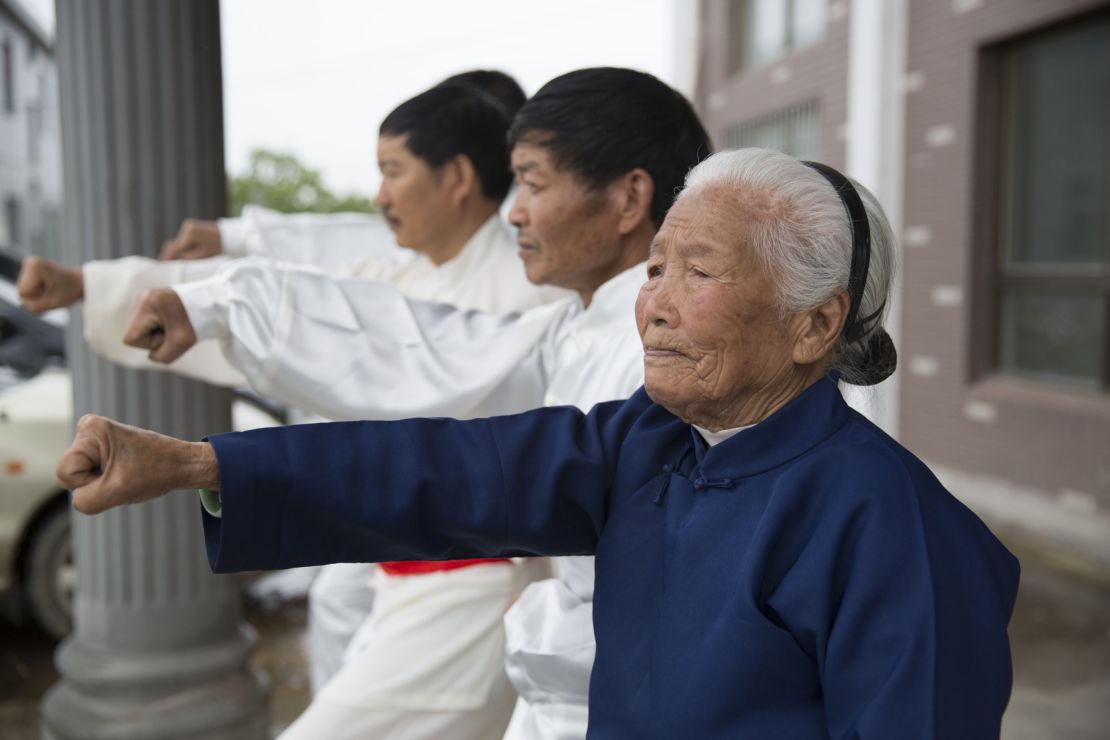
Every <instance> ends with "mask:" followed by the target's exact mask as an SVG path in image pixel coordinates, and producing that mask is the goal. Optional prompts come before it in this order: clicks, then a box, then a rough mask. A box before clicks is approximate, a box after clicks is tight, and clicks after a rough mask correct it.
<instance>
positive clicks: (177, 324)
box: [123, 288, 197, 364]
mask: <svg viewBox="0 0 1110 740" xmlns="http://www.w3.org/2000/svg"><path fill="white" fill-rule="evenodd" d="M123 343H124V344H127V345H130V346H132V347H138V348H140V349H148V350H150V359H152V360H154V361H155V362H164V363H166V364H169V363H171V362H173V361H174V360H176V359H177V358H178V357H181V355H183V354H185V351H186V350H188V349H189V348H190V347H192V346H193V345H194V344H196V343H197V335H196V332H195V331H193V325H192V323H190V321H189V315H188V314H187V313H186V312H185V305H184V304H183V303H182V302H181V298H179V297H178V295H177V293H175V292H174V291H173V289H172V288H155V289H154V290H148V291H147V292H145V293H143V295H142V296H141V297H140V298H139V302H138V303H136V304H135V310H134V311H133V312H132V314H131V321H129V322H128V324H127V328H126V329H124V331H123Z"/></svg>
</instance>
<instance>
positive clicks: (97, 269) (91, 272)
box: [83, 257, 246, 386]
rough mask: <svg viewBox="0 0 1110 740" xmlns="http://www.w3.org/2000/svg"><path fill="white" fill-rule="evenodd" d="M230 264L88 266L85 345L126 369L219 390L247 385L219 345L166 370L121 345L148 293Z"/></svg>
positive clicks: (139, 261)
mask: <svg viewBox="0 0 1110 740" xmlns="http://www.w3.org/2000/svg"><path fill="white" fill-rule="evenodd" d="M226 264H227V260H226V259H224V258H215V259H208V260H195V261H187V262H181V261H175V262H160V261H156V260H151V259H146V258H144V257H125V258H123V259H117V260H103V261H93V262H88V263H86V264H85V266H84V268H83V274H84V285H85V305H84V313H83V318H84V334H85V341H86V343H87V344H88V345H89V348H90V349H92V350H93V351H95V352H97V353H98V354H100V355H102V356H103V357H106V358H107V359H109V360H112V361H113V362H116V363H118V364H121V365H125V366H127V367H134V368H139V369H144V370H167V369H168V370H171V371H173V372H176V373H179V374H181V375H185V376H188V377H192V378H195V379H197V380H203V381H205V382H210V383H215V384H217V385H227V386H239V385H244V384H245V383H246V381H245V379H244V378H243V377H242V375H241V374H240V373H239V372H238V371H237V370H235V369H234V368H232V367H231V365H230V364H229V363H228V362H227V361H226V360H225V359H224V358H223V355H222V353H221V352H220V350H219V347H218V346H217V345H216V344H215V343H211V342H210V343H206V344H202V345H199V346H197V347H195V348H194V349H193V350H191V351H190V352H188V353H186V355H185V356H184V357H182V358H181V359H180V360H178V361H177V362H176V363H174V364H173V365H172V366H170V367H167V366H165V365H160V364H158V363H154V362H152V361H151V360H150V359H148V357H147V353H146V352H145V351H144V350H140V349H135V348H133V347H128V346H126V345H124V344H123V341H122V337H123V333H124V329H125V327H126V326H127V324H128V321H129V320H130V318H131V312H132V310H133V308H134V306H135V302H136V300H137V298H138V297H139V296H140V295H141V294H142V293H143V292H145V291H147V290H150V289H152V288H161V287H166V286H168V285H172V284H174V283H181V282H187V281H193V280H198V279H202V278H206V277H209V276H211V275H213V274H215V273H216V272H218V271H219V269H220V268H221V267H223V266H224V265H226Z"/></svg>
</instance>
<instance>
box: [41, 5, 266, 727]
mask: <svg viewBox="0 0 1110 740" xmlns="http://www.w3.org/2000/svg"><path fill="white" fill-rule="evenodd" d="M57 24H58V47H57V48H58V66H59V78H60V98H61V113H62V137H63V158H64V165H65V167H64V169H65V217H64V224H63V228H64V240H65V249H66V254H67V258H68V260H69V261H72V262H74V263H77V262H84V261H86V260H90V259H105V258H113V257H121V256H124V255H129V254H145V255H147V256H154V255H155V254H156V252H157V250H158V248H159V246H160V244H161V242H162V240H163V239H164V238H166V237H167V236H168V235H171V234H173V233H174V232H175V231H176V229H177V227H178V225H179V224H180V223H181V220H182V218H184V217H186V216H199V217H207V218H213V217H216V216H219V215H221V214H222V213H224V208H225V201H226V184H225V174H224V161H223V106H222V100H221V97H222V88H221V77H220V75H221V70H220V22H219V3H218V0H161V1H160V2H149V0H58V1H57ZM80 329H81V327H80V315H79V312H74V316H73V323H72V324H71V327H70V338H69V340H70V341H69V357H70V366H71V368H72V370H73V385H74V405H75V411H76V414H77V416H79V415H80V414H83V413H86V412H95V413H98V414H103V415H106V416H110V417H112V418H115V419H119V420H121V421H125V422H127V423H131V424H136V425H139V426H143V427H148V428H152V429H156V430H158V431H162V432H165V433H168V434H172V435H174V436H177V437H182V438H185V439H199V438H200V437H201V436H203V435H204V434H206V433H208V432H213V431H220V430H227V429H229V428H230V425H231V424H230V398H229V394H228V392H227V391H225V390H220V389H216V388H211V387H208V386H205V385H203V384H200V383H196V382H192V381H187V380H184V379H182V378H178V377H175V376H173V375H172V374H169V373H155V372H149V373H148V372H139V371H132V370H124V369H120V368H118V367H116V366H114V365H112V364H110V363H108V362H105V361H104V360H101V359H99V358H97V357H95V356H92V355H90V354H89V353H88V352H87V351H86V350H85V348H84V345H83V342H82V341H81V337H80ZM75 418H76V417H75ZM73 533H74V553H75V559H76V561H77V571H78V587H77V595H76V603H75V629H74V633H73V635H72V637H71V638H70V639H68V640H67V641H66V642H64V643H63V644H62V646H61V647H60V648H59V650H58V654H57V663H58V667H59V669H60V671H61V673H62V679H61V680H60V682H59V683H58V684H57V685H56V686H54V687H53V688H52V689H51V691H50V693H49V694H48V695H47V697H46V699H45V700H44V701H43V706H42V711H43V727H44V735H45V736H46V737H48V738H58V739H59V740H62V739H68V738H113V739H117V740H118V739H125V738H171V737H172V738H236V739H239V738H255V737H265V736H266V734H267V730H268V721H267V699H268V690H267V687H266V684H265V681H264V680H263V679H262V678H260V677H259V676H256V675H255V674H253V673H252V672H251V671H250V670H249V669H248V668H247V664H246V660H247V655H248V653H249V652H250V650H251V647H252V644H253V640H254V637H253V633H252V632H251V631H250V629H249V628H248V627H246V626H245V625H244V624H243V623H242V622H241V621H240V614H239V591H238V586H237V582H236V580H235V579H234V578H230V577H226V576H221V577H216V576H213V575H212V574H211V573H210V572H209V570H208V565H207V562H206V560H205V556H204V545H203V537H202V535H201V528H200V522H199V510H198V503H197V499H196V496H194V495H190V494H187V493H176V494H172V495H170V496H168V497H166V498H163V499H161V500H159V501H155V502H152V503H149V504H145V505H143V506H136V507H126V508H124V509H117V510H115V511H112V512H109V513H107V514H104V515H101V516H98V517H84V516H81V515H78V514H74V517H73Z"/></svg>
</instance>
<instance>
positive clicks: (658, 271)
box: [647, 265, 663, 278]
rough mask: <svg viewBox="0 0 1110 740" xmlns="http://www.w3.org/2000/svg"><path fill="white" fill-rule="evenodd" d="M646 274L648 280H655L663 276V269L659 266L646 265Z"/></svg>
mask: <svg viewBox="0 0 1110 740" xmlns="http://www.w3.org/2000/svg"><path fill="white" fill-rule="evenodd" d="M647 273H648V277H649V278H657V277H660V276H661V275H662V274H663V268H662V267H661V266H659V265H648V269H647Z"/></svg>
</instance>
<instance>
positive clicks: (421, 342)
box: [175, 260, 565, 419]
mask: <svg viewBox="0 0 1110 740" xmlns="http://www.w3.org/2000/svg"><path fill="white" fill-rule="evenodd" d="M175 290H176V291H177V293H178V295H179V296H180V298H181V300H182V303H183V304H184V306H185V310H186V311H187V313H188V314H189V318H190V320H191V321H192V324H193V327H194V329H195V331H196V333H197V336H198V337H199V338H201V339H204V338H216V339H219V340H220V341H221V343H222V345H223V347H224V352H225V354H226V356H227V358H228V360H229V361H230V362H231V363H232V364H233V365H234V366H235V367H237V368H238V369H239V370H240V371H241V372H242V373H243V375H244V376H246V377H247V378H249V380H250V383H251V386H252V387H253V388H254V389H255V390H256V391H258V392H259V393H261V394H263V395H265V396H268V397H271V398H275V399H277V400H280V401H283V402H285V403H289V404H291V405H296V406H299V407H301V408H304V409H306V410H309V411H312V412H314V413H317V414H320V415H322V416H324V417H327V418H331V419H356V418H377V419H397V418H407V417H412V416H452V417H456V418H467V417H472V416H479V415H481V416H485V415H494V414H505V413H512V412H516V411H522V410H524V409H528V408H533V407H535V406H539V405H540V404H541V403H542V401H543V391H544V388H545V384H546V377H545V372H544V368H543V362H542V357H541V353H540V349H539V348H540V346H541V345H542V343H543V342H544V341H545V339H546V338H547V337H548V335H549V331H550V330H551V329H552V327H553V326H554V324H555V322H556V321H557V320H558V318H559V317H560V315H561V313H560V312H561V311H565V307H562V306H550V307H543V308H539V309H535V310H533V311H529V312H527V313H525V314H523V315H516V314H505V315H492V314H480V313H476V312H466V311H460V310H457V309H453V308H451V307H448V306H444V305H440V304H431V303H424V302H420V301H410V300H407V299H405V298H404V297H403V296H402V295H401V294H400V293H399V292H398V291H397V290H396V289H394V288H393V287H391V286H388V285H384V284H380V283H371V282H368V281H363V280H336V279H333V278H331V277H329V276H327V275H325V274H323V273H322V272H320V271H317V270H310V269H308V268H299V267H296V266H292V265H276V264H273V263H269V262H263V261H259V260H241V261H238V262H237V263H236V264H235V265H233V266H231V267H229V268H228V269H227V270H225V271H224V272H222V273H221V274H220V275H218V276H215V277H214V278H212V279H210V280H206V281H201V282H196V283H193V284H190V285H185V286H175Z"/></svg>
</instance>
